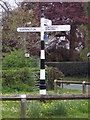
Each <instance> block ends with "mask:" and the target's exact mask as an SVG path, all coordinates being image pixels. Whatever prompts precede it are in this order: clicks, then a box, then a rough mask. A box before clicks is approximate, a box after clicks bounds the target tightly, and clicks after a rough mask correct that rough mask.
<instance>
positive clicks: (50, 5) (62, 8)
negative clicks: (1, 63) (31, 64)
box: [4, 2, 88, 61]
mask: <svg viewBox="0 0 90 120" xmlns="http://www.w3.org/2000/svg"><path fill="white" fill-rule="evenodd" d="M41 6H44V8H45V10H44V12H45V17H46V18H48V19H51V20H52V22H53V24H57V25H60V24H70V25H71V31H70V32H63V33H62V32H56V33H54V32H52V33H48V36H49V39H50V40H51V41H47V46H48V47H46V48H45V49H46V54H47V57H46V58H48V59H49V57H50V54H51V58H50V59H51V61H53V59H54V58H53V57H52V56H53V55H52V54H53V51H54V52H55V51H56V52H55V54H54V56H55V55H56V57H55V60H54V61H66V60H68V61H72V60H73V61H76V60H80V55H79V54H80V50H81V49H84V48H85V45H86V42H85V41H86V33H85V32H83V31H81V26H82V24H83V25H86V24H88V18H87V17H86V15H85V14H84V5H83V3H79V2H78V3H73V2H71V3H67V2H65V3H64V2H63V3H60V2H47V3H46V2H37V3H31V2H22V3H21V5H20V6H19V8H18V11H16V12H15V10H14V11H13V12H15V14H13V17H15V16H16V17H15V18H17V19H15V20H13V24H14V23H16V25H15V26H16V27H17V26H23V25H25V24H26V23H27V22H31V25H29V26H40V8H41ZM17 13H18V14H17ZM16 14H17V15H16ZM21 15H22V16H21ZM18 16H20V17H19V18H18ZM10 19H11V18H10ZM20 19H21V21H20ZM16 21H17V22H16ZM9 25H10V24H9ZM9 25H8V26H9ZM11 26H12V25H11ZM11 26H9V27H10V28H11ZM16 27H15V29H14V31H15V30H16ZM4 28H5V27H4ZM10 33H12V30H10ZM14 34H15V35H16V34H17V36H18V37H16V38H14V39H16V41H17V43H18V41H21V44H23V42H22V39H23V36H22V35H21V34H18V33H15V32H13V36H14ZM62 34H63V36H65V40H64V41H63V40H61V36H62ZM9 35H10V34H9ZM24 36H25V34H24ZM26 36H27V38H26V46H27V49H28V51H30V53H31V54H34V55H35V54H37V55H39V50H40V44H39V43H40V38H39V34H38V33H37V34H36V33H32V34H31V33H28V34H27V35H26ZM52 36H53V46H52V47H53V48H52V47H49V46H50V44H51V42H52ZM19 37H20V38H19ZM8 38H9V37H8ZM11 38H12V37H11ZM5 39H6V40H7V38H5ZM12 41H13V39H12ZM57 41H58V42H57ZM10 43H11V42H10ZM17 43H16V45H17ZM21 44H19V45H21ZM67 44H68V48H67V47H66V46H67ZM14 47H15V44H14ZM33 50H34V51H33ZM60 51H67V52H62V53H63V54H61V52H60ZM66 53H67V56H68V57H65V54H66ZM58 56H60V58H59V59H58Z"/></svg>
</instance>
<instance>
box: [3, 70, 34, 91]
mask: <svg viewBox="0 0 90 120" xmlns="http://www.w3.org/2000/svg"><path fill="white" fill-rule="evenodd" d="M33 78H34V76H33V74H32V70H30V69H29V68H22V69H18V70H3V71H2V86H3V89H2V91H3V92H6V91H7V92H10V91H11V90H12V91H17V92H18V91H22V90H23V91H32V90H33V87H34V85H35V83H34V80H33Z"/></svg>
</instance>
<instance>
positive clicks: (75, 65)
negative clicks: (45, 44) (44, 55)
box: [46, 62, 88, 77]
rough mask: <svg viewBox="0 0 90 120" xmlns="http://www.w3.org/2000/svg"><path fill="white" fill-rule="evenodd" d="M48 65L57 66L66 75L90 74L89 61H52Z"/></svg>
mask: <svg viewBox="0 0 90 120" xmlns="http://www.w3.org/2000/svg"><path fill="white" fill-rule="evenodd" d="M46 65H47V66H53V67H57V68H58V69H59V70H61V71H62V72H63V74H64V75H65V76H73V77H74V76H77V77H79V76H82V77H85V76H88V62H56V63H54V62H51V63H46Z"/></svg>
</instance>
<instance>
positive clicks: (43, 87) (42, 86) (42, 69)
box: [40, 7, 46, 95]
mask: <svg viewBox="0 0 90 120" xmlns="http://www.w3.org/2000/svg"><path fill="white" fill-rule="evenodd" d="M41 12H42V13H41V28H44V8H43V7H42V8H41ZM44 47H45V43H44V29H42V31H41V51H40V52H41V56H40V57H41V58H40V59H41V61H40V94H43V95H45V94H46V83H45V50H44Z"/></svg>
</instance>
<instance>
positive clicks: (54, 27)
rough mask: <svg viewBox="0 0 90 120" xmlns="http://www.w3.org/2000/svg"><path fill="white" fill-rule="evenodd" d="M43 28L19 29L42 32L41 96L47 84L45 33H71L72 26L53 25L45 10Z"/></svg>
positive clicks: (42, 16)
mask: <svg viewBox="0 0 90 120" xmlns="http://www.w3.org/2000/svg"><path fill="white" fill-rule="evenodd" d="M41 12H42V13H41V19H40V22H41V27H18V28H17V31H18V32H40V33H41V52H40V53H41V55H40V59H41V60H40V94H42V95H45V94H46V82H45V50H44V32H54V31H70V25H52V21H51V20H49V19H45V18H44V9H43V7H42V9H41Z"/></svg>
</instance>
